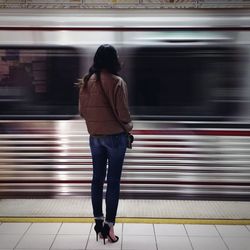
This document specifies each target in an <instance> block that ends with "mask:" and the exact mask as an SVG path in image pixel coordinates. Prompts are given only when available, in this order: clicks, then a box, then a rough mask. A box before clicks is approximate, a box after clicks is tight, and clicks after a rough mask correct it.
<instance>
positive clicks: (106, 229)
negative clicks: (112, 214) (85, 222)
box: [101, 223, 119, 245]
mask: <svg viewBox="0 0 250 250" xmlns="http://www.w3.org/2000/svg"><path fill="white" fill-rule="evenodd" d="M109 231H110V227H109V225H108V224H106V223H104V226H103V228H102V230H101V235H102V237H103V243H104V245H105V239H107V238H108V240H109V241H110V242H112V243H115V242H117V241H118V240H119V237H118V236H116V235H115V238H116V239H115V240H114V239H112V238H111V236H110V235H109Z"/></svg>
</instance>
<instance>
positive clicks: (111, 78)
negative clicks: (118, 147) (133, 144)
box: [79, 72, 133, 135]
mask: <svg viewBox="0 0 250 250" xmlns="http://www.w3.org/2000/svg"><path fill="white" fill-rule="evenodd" d="M85 84H87V85H86V86H84V87H80V93H79V112H80V115H81V117H83V118H84V119H85V121H86V125H87V129H88V132H89V134H90V135H110V134H118V133H121V132H124V129H123V128H122V126H121V124H119V122H118V121H117V119H116V117H115V115H114V113H113V112H115V113H116V116H117V117H118V118H119V121H120V122H121V123H122V124H123V125H124V127H125V128H126V131H127V132H129V131H131V130H132V128H133V124H132V121H131V117H130V113H129V110H128V93H127V85H126V83H125V82H124V80H123V79H122V78H121V77H119V76H115V75H112V74H110V73H108V72H102V73H101V82H100V81H98V80H97V78H96V75H95V74H94V75H92V76H91V77H90V79H89V81H88V83H85ZM100 84H102V88H103V89H102V88H101V87H100ZM103 91H105V94H106V97H105V96H104V93H103ZM107 97H108V99H109V103H110V104H111V106H112V109H113V111H112V109H111V106H110V104H109V103H108V100H107Z"/></svg>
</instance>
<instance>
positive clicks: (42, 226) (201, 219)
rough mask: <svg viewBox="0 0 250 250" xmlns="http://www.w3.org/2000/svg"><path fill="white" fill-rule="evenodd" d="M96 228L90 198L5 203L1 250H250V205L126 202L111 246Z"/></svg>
mask: <svg viewBox="0 0 250 250" xmlns="http://www.w3.org/2000/svg"><path fill="white" fill-rule="evenodd" d="M93 225H94V224H93V218H92V208H91V203H90V199H81V198H70V199H2V200H0V250H7V249H8V250H10V249H22V250H28V249H30V250H31V249H32V250H36V249H40V250H49V249H52V250H59V249H62V250H80V249H81V250H82V249H85V250H104V249H111V250H189V249H191V250H224V249H229V250H250V202H232V201H230V202H229V201H227V202H224V201H181V200H120V204H119V209H118V216H117V223H116V225H115V231H116V234H117V235H118V236H119V237H120V239H119V241H118V242H117V243H110V242H107V243H106V245H104V244H103V241H102V240H101V239H99V241H98V242H97V241H96V239H95V232H94V229H93Z"/></svg>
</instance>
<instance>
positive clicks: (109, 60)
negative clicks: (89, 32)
mask: <svg viewBox="0 0 250 250" xmlns="http://www.w3.org/2000/svg"><path fill="white" fill-rule="evenodd" d="M120 69H121V64H120V62H119V59H118V55H117V51H116V49H115V48H114V47H113V46H112V45H110V44H103V45H101V46H100V47H99V48H98V49H97V51H96V53H95V56H94V63H93V65H92V66H91V67H90V69H89V72H88V74H87V75H86V76H84V79H83V82H84V85H86V83H87V82H88V80H89V78H90V77H91V76H92V75H93V74H96V76H97V79H98V80H100V74H101V71H102V70H106V71H108V72H109V73H111V74H114V75H118V71H119V70H120Z"/></svg>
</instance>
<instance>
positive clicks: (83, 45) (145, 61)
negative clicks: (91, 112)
mask: <svg viewBox="0 0 250 250" xmlns="http://www.w3.org/2000/svg"><path fill="white" fill-rule="evenodd" d="M150 12H152V10H150ZM120 13H121V15H120V16H119V17H117V18H116V17H115V16H114V15H113V14H111V13H110V12H107V14H106V15H103V16H101V17H100V18H98V16H97V14H98V13H97V14H95V13H94V12H93V11H92V12H91V14H89V15H91V16H90V17H91V18H89V19H88V20H87V22H85V19H84V18H79V16H80V14H79V16H78V17H77V18H76V19H74V20H73V19H70V22H69V20H68V19H67V17H66V16H65V15H63V13H62V14H61V15H58V16H55V17H53V16H51V14H48V16H47V17H48V19H47V20H53V22H51V26H50V24H49V23H48V21H47V20H46V18H45V17H46V15H45V16H42V17H39V16H37V17H36V16H32V17H29V16H28V15H27V16H26V17H25V18H23V14H22V13H21V12H20V13H19V12H18V13H15V14H18V15H15V19H13V20H14V21H13V20H12V21H11V23H9V26H8V22H9V18H10V17H9V16H7V15H1V16H0V119H1V120H0V198H16V197H52V198H53V197H62V196H63V197H72V196H89V195H90V183H91V175H92V163H91V157H90V152H89V147H88V134H87V131H86V127H85V125H84V121H83V120H81V119H80V117H79V115H78V88H77V86H76V85H75V83H76V82H77V79H79V78H80V77H82V76H83V74H84V73H86V72H87V71H88V68H89V66H90V65H91V63H92V59H93V54H94V52H95V51H96V48H97V46H99V45H100V44H102V43H112V44H113V45H114V46H115V47H116V48H117V49H118V51H119V57H120V59H121V61H122V64H123V69H122V71H121V75H122V77H123V78H124V79H125V80H126V82H127V84H128V89H129V97H130V100H129V104H130V109H131V113H132V116H133V120H134V124H135V126H134V127H135V129H134V131H133V133H134V135H135V142H134V147H133V149H132V150H128V152H127V156H126V159H125V164H124V171H123V176H122V182H121V196H122V197H123V198H157V199H168V198H171V199H224V200H249V198H250V178H249V177H250V156H249V155H250V154H249V152H250V147H249V146H250V145H249V144H250V124H249V120H250V102H249V91H250V85H249V82H250V81H249V79H250V73H249V67H250V15H249V14H250V13H249V11H234V13H233V19H231V17H232V12H231V11H224V12H214V13H213V12H211V11H206V12H204V11H203V12H202V13H201V12H199V11H198V10H197V11H194V13H193V14H194V15H193V17H192V16H190V12H185V11H180V12H178V11H176V12H175V16H174V18H175V19H178V23H177V24H176V25H173V20H174V19H173V17H172V18H171V15H170V16H169V17H168V18H164V15H163V12H162V11H160V10H159V11H153V12H152V14H151V15H150V13H149V12H147V11H141V12H140V11H139V10H138V13H137V14H138V16H137V17H136V16H134V17H135V18H134V19H133V18H132V19H126V18H124V17H125V15H126V14H129V15H130V17H131V15H132V14H131V13H133V12H129V13H126V11H122V12H120ZM164 13H166V12H164ZM13 15H14V14H13ZM95 17H96V18H95ZM156 17H158V18H156ZM160 17H163V18H160ZM18 18H19V19H18ZM31 19H32V20H33V23H32V25H31V24H30V20H31ZM67 20H68V21H67ZM232 20H233V21H232ZM116 21H117V22H116ZM199 21H200V22H199ZM104 24H105V27H104V26H103V25H104ZM236 24H237V25H236ZM13 27H14V29H13ZM31 27H32V28H31ZM107 27H108V28H107ZM124 27H126V28H124ZM52 28H53V29H52ZM20 29H24V30H20ZM57 29H58V30H57Z"/></svg>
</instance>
